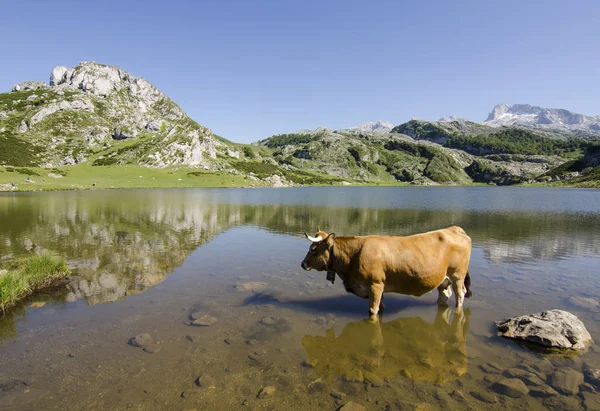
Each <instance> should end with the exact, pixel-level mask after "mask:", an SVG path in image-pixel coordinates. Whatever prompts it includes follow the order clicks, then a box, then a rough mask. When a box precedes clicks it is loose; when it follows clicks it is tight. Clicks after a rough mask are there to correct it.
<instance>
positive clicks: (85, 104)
mask: <svg viewBox="0 0 600 411" xmlns="http://www.w3.org/2000/svg"><path fill="white" fill-rule="evenodd" d="M57 111H94V105H93V104H92V103H91V102H90V101H89V100H74V101H61V102H60V103H50V104H48V105H47V106H46V107H44V108H43V109H41V110H40V111H38V112H37V113H35V114H34V115H33V116H32V117H31V119H30V120H29V122H30V125H31V126H33V125H34V124H37V123H39V122H40V121H42V120H43V119H44V118H46V117H48V116H49V115H52V114H54V113H56V112H57Z"/></svg>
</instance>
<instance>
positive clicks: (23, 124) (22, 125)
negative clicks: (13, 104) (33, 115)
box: [18, 120, 29, 133]
mask: <svg viewBox="0 0 600 411" xmlns="http://www.w3.org/2000/svg"><path fill="white" fill-rule="evenodd" d="M18 130H19V133H24V132H26V131H27V130H29V127H28V126H27V123H26V122H25V120H21V123H20V124H19V128H18Z"/></svg>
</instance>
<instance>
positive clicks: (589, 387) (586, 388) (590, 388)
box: [579, 382, 596, 392]
mask: <svg viewBox="0 0 600 411" xmlns="http://www.w3.org/2000/svg"><path fill="white" fill-rule="evenodd" d="M579 391H581V392H596V388H594V386H593V385H592V384H589V383H587V382H584V383H583V384H581V385H580V386H579Z"/></svg>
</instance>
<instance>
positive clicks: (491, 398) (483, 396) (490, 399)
mask: <svg viewBox="0 0 600 411" xmlns="http://www.w3.org/2000/svg"><path fill="white" fill-rule="evenodd" d="M471 395H472V396H473V398H476V399H478V400H479V401H482V402H485V403H488V404H495V403H497V402H498V397H496V396H495V395H494V394H491V393H489V392H487V391H471Z"/></svg>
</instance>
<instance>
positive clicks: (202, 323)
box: [190, 315, 218, 327]
mask: <svg viewBox="0 0 600 411" xmlns="http://www.w3.org/2000/svg"><path fill="white" fill-rule="evenodd" d="M217 321H218V320H217V319H216V318H215V317H213V316H212V315H202V316H200V317H197V318H196V319H194V320H193V321H192V322H191V323H190V325H195V326H198V327H209V326H211V325H213V324H214V323H216V322H217Z"/></svg>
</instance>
